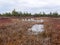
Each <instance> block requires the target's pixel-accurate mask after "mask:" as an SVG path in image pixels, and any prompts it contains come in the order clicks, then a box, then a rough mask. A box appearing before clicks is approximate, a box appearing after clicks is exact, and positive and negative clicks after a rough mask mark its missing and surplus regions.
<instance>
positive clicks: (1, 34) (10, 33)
mask: <svg viewBox="0 0 60 45" xmlns="http://www.w3.org/2000/svg"><path fill="white" fill-rule="evenodd" d="M21 19H22V18H16V17H15V18H12V17H9V18H7V17H6V18H5V17H4V18H0V45H60V40H59V39H60V38H59V37H60V36H59V34H60V21H59V20H60V18H51V17H35V19H43V20H45V21H44V22H43V23H42V24H44V30H45V31H44V32H42V33H39V34H38V35H28V28H30V27H31V26H32V25H34V24H40V23H38V22H27V21H22V20H21ZM58 32H59V33H58Z"/></svg>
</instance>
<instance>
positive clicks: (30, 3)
mask: <svg viewBox="0 0 60 45" xmlns="http://www.w3.org/2000/svg"><path fill="white" fill-rule="evenodd" d="M13 9H16V10H17V11H22V12H31V13H39V12H46V13H48V12H55V11H57V12H60V0H0V13H4V12H11V11H12V10H13Z"/></svg>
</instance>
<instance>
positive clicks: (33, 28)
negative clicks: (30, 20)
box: [28, 24, 44, 34]
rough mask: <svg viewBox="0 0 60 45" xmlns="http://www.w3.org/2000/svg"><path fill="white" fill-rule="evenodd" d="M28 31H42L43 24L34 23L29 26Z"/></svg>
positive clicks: (35, 32) (36, 32) (34, 32)
mask: <svg viewBox="0 0 60 45" xmlns="http://www.w3.org/2000/svg"><path fill="white" fill-rule="evenodd" d="M28 31H31V32H33V34H38V33H41V32H43V31H44V25H43V24H35V25H33V26H32V27H31V28H29V29H28Z"/></svg>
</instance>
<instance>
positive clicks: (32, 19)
mask: <svg viewBox="0 0 60 45" xmlns="http://www.w3.org/2000/svg"><path fill="white" fill-rule="evenodd" d="M22 21H33V22H44V20H43V19H40V20H35V19H34V18H31V19H22Z"/></svg>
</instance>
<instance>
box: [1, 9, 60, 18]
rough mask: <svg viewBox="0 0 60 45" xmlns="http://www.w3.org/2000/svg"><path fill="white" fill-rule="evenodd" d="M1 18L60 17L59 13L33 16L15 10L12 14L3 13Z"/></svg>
mask: <svg viewBox="0 0 60 45" xmlns="http://www.w3.org/2000/svg"><path fill="white" fill-rule="evenodd" d="M0 16H17V17H21V16H34V17H38V16H41V17H45V16H47V17H59V16H60V15H59V14H58V12H53V13H52V12H50V13H49V14H46V13H45V12H43V13H35V14H31V13H22V12H17V11H16V10H15V9H14V10H13V11H12V13H10V12H9V13H3V14H0Z"/></svg>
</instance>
